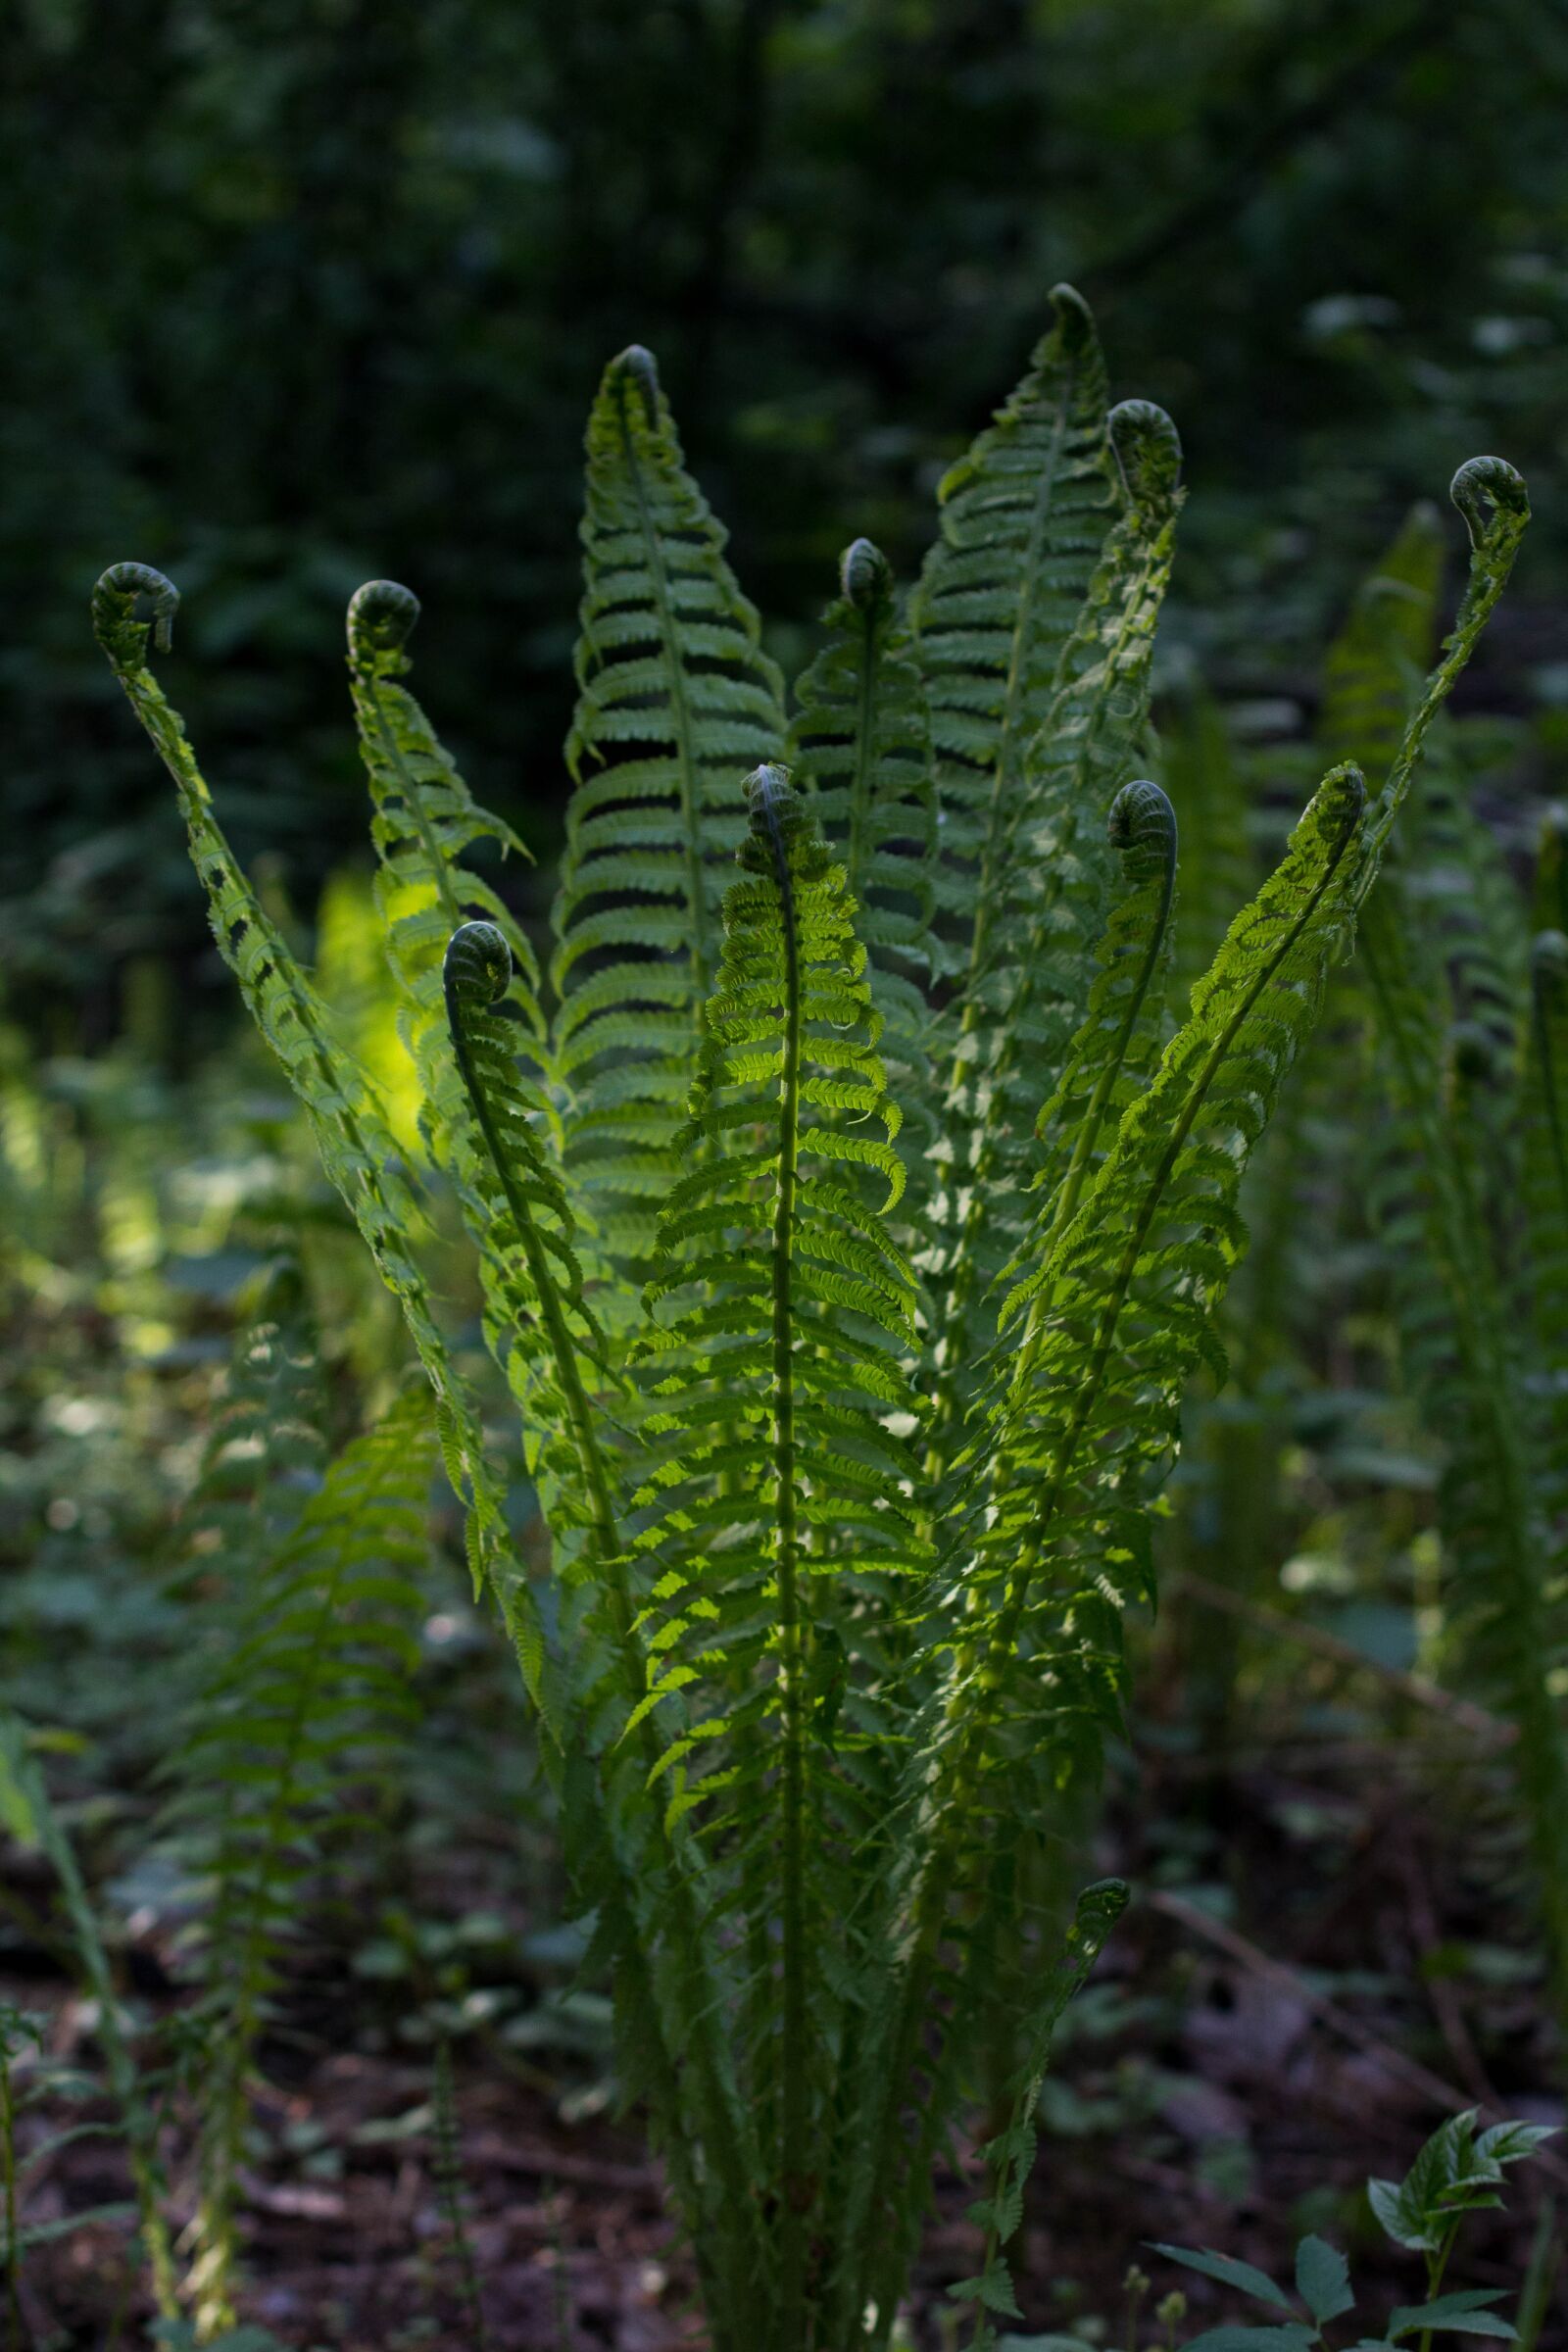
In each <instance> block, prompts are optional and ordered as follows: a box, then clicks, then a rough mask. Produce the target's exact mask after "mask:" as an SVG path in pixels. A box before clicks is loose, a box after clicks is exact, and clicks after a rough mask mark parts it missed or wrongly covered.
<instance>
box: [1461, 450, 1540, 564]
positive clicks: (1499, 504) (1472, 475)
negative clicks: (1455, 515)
mask: <svg viewBox="0 0 1568 2352" xmlns="http://www.w3.org/2000/svg"><path fill="white" fill-rule="evenodd" d="M1448 496H1449V497H1450V498H1451V499H1452V501H1453V503H1454V505H1455V506H1456V507H1457V508H1458V510H1459V512H1460V514H1461V515H1463V516H1464V519H1465V527H1466V528H1467V529H1468V531H1469V533H1470V544H1471V546H1472V547H1473V548H1475V549H1477V550H1480V549H1481V548H1483V547H1485V546H1486V544H1487V542H1488V541H1489V540H1490V539H1493V538H1494V537H1502V536H1506V535H1508V534H1512V537H1513V538H1514V540H1515V541H1517V538H1518V535H1519V533H1520V532H1521V531H1522V530H1523V529H1524V526H1525V524H1526V523H1527V522H1528V521H1529V520H1530V493H1529V491H1528V490H1527V489H1526V487H1525V477H1524V475H1523V474H1522V473H1521V472H1520V471H1519V469H1518V467H1517V466H1510V465H1509V463H1508V461H1507V459H1506V458H1466V460H1465V462H1464V464H1463V465H1462V466H1460V467H1459V469H1458V471H1457V472H1456V473H1455V474H1454V477H1453V479H1452V481H1451V482H1450V483H1449V484H1448Z"/></svg>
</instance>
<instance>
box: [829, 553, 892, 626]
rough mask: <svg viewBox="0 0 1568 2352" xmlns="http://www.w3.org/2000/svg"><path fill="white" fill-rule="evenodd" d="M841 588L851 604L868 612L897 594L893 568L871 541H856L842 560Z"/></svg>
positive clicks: (840, 561) (840, 562)
mask: <svg viewBox="0 0 1568 2352" xmlns="http://www.w3.org/2000/svg"><path fill="white" fill-rule="evenodd" d="M839 585H840V587H841V589H842V590H843V593H844V595H845V596H846V597H847V598H848V599H849V601H850V603H851V604H852V605H854V606H856V607H857V609H858V611H860V612H861V613H864V612H866V611H868V610H869V608H870V607H871V606H873V605H879V604H883V603H885V602H886V600H887V599H888V598H889V597H890V596H891V595H892V593H893V566H892V564H890V563H889V562H888V560H887V558H886V556H885V555H884V554H883V553H882V550H881V549H880V548H879V547H876V546H874V545H873V544H872V542H871V541H870V540H869V539H856V540H853V541H852V542H851V544H850V545H849V546H848V547H847V548H846V549H845V550H844V553H843V555H842V556H841V557H840V559H839Z"/></svg>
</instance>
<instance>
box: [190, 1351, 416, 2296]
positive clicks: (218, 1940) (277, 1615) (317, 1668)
mask: <svg viewBox="0 0 1568 2352" xmlns="http://www.w3.org/2000/svg"><path fill="white" fill-rule="evenodd" d="M434 1473H435V1441H434V1431H433V1428H432V1425H431V1414H430V1405H429V1399H428V1398H427V1397H424V1396H423V1395H421V1394H419V1393H417V1392H416V1393H414V1394H412V1395H410V1396H408V1397H405V1398H403V1399H402V1400H401V1401H400V1402H399V1403H398V1404H395V1405H394V1406H393V1408H392V1410H391V1411H390V1412H389V1413H388V1414H387V1415H386V1416H385V1418H384V1419H383V1420H382V1421H381V1422H380V1423H379V1424H378V1425H377V1426H376V1427H375V1428H374V1429H372V1430H370V1431H368V1433H367V1434H366V1435H365V1436H364V1437H362V1438H359V1439H356V1440H355V1441H354V1442H353V1443H352V1444H351V1445H350V1446H347V1447H346V1449H345V1450H344V1452H343V1453H342V1454H341V1455H340V1456H339V1457H338V1459H337V1460H336V1461H335V1462H334V1463H333V1464H332V1466H331V1468H330V1469H329V1470H328V1472H327V1474H326V1477H325V1479H324V1480H323V1482H322V1484H321V1486H320V1487H319V1491H318V1492H317V1493H316V1494H314V1495H311V1496H310V1497H309V1499H308V1500H307V1501H306V1502H305V1505H304V1508H303V1509H302V1511H301V1512H300V1515H299V1518H298V1520H297V1522H296V1524H295V1526H294V1529H293V1531H292V1533H291V1534H290V1535H288V1536H287V1537H286V1538H285V1539H284V1541H283V1543H282V1544H280V1545H279V1546H278V1547H277V1549H276V1550H275V1551H271V1552H269V1551H268V1550H267V1549H266V1548H265V1547H264V1548H261V1549H259V1550H258V1551H257V1552H256V1553H255V1554H253V1556H252V1560H251V1562H250V1563H249V1565H250V1567H251V1568H252V1571H253V1573H252V1574H251V1575H250V1576H249V1577H247V1578H246V1579H245V1581H244V1582H243V1583H242V1584H240V1585H239V1586H238V1588H237V1589H236V1590H232V1591H231V1592H230V1593H228V1594H227V1595H226V1597H225V1603H224V1605H223V1606H222V1610H221V1615H222V1640H221V1645H220V1648H219V1651H218V1654H217V1656H216V1657H215V1659H214V1661H213V1664H212V1666H211V1668H210V1670H209V1671H208V1672H207V1673H206V1675H205V1676H204V1678H203V1687H202V1689H201V1691H200V1693H199V1696H198V1699H197V1702H196V1705H195V1708H194V1710H193V1712H192V1715H191V1718H190V1720H189V1721H188V1723H187V1725H186V1727H185V1732H184V1736H183V1738H182V1739H181V1740H180V1743H179V1746H178V1748H177V1750H176V1754H175V1764H176V1770H177V1773H178V1777H179V1781H180V1784H181V1786H180V1791H179V1794H178V1795H177V1797H176V1799H175V1801H174V1804H173V1806H172V1814H171V1818H172V1822H173V1823H174V1824H175V1825H177V1827H178V1829H179V1831H180V1833H181V1834H182V1837H183V1838H184V1840H185V1841H186V1843H187V1845H188V1846H190V1847H193V1848H194V1849H195V1852H196V1854H197V1856H198V1857H199V1867H201V1868H202V1869H203V1870H204V1872H205V1873H206V1875H207V1876H208V1877H209V1878H210V1880H211V1884H212V1887H213V1902H212V1907H211V1909H210V1910H209V1911H208V1913H207V1915H206V1918H205V1920H204V1922H203V1936H202V1947H201V1948H202V1974H203V1979H204V1982H205V1985H206V2001H205V2010H206V2017H205V2024H206V2034H207V2044H206V2055H207V2064H206V2080H205V2081H204V2083H203V2097H202V2161H201V2179H202V2197H201V2211H200V2216H199V2223H198V2232H197V2236H198V2252H197V2256H196V2259H195V2261H194V2263H193V2264H192V2268H191V2273H190V2281H189V2291H190V2294H191V2296H192V2299H193V2302H194V2306H195V2313H196V2323H197V2327H198V2328H199V2329H200V2330H202V2331H203V2332H207V2331H211V2330H212V2329H215V2328H218V2327H227V2326H231V2325H232V2324H233V2318H234V2312H233V2269H234V2260H235V2255H236V2227H235V2211H234V2202H235V2188H236V2171H237V2167H238V2164H239V2160H240V2150H241V2141H242V2136H243V2132H244V2128H245V2117H246V2112H247V2106H248V2100H247V2086H248V2077H249V2073H250V2067H251V2062H252V2058H253V2055H254V2051H255V2046H256V2041H257V2037H258V2035H259V2034H260V2032H261V2028H262V2025H263V2022H264V2020H265V2017H266V2014H267V2007H268V1996H269V1994H270V1990H271V1988H272V1985H273V1984H274V1983H275V1979H276V1971H277V1965H278V1959H279V1956H280V1951H281V1947H282V1945H283V1943H284V1942H285V1940H286V1939H287V1938H288V1937H289V1936H291V1935H293V1934H295V1933H297V1932H298V1929H299V1926H300V1915H301V1911H302V1908H303V1905H304V1895H305V1887H306V1885H307V1882H308V1881H309V1879H310V1878H311V1877H312V1875H313V1874H314V1872H315V1870H316V1868H317V1867H318V1853H319V1845H320V1841H321V1839H322V1838H323V1836H324V1835H326V1834H327V1833H328V1832H329V1831H332V1830H337V1831H341V1830H342V1829H343V1828H345V1827H346V1826H348V1824H349V1823H350V1822H351V1821H354V1820H357V1819H360V1818H363V1806H364V1801H365V1793H366V1791H367V1790H368V1789H369V1788H370V1787H371V1786H373V1784H374V1783H375V1782H376V1781H377V1779H379V1778H381V1777H383V1776H384V1775H385V1774H386V1772H387V1771H388V1769H389V1767H390V1764H391V1760H392V1757H393V1755H394V1753H395V1750H396V1743H397V1740H398V1738H399V1735H400V1734H401V1733H402V1732H403V1731H404V1730H406V1728H407V1723H408V1719H409V1715H410V1712H411V1709H412V1706H413V1697H412V1690H411V1684H412V1677H413V1674H414V1672H415V1669H416V1668H417V1664H418V1642H417V1625H418V1623H419V1620H420V1618H421V1617H422V1615H423V1612H424V1593H423V1589H422V1583H421V1575H422V1570H423V1567H424V1563H425V1560H426V1558H427V1556H428V1550H429V1541H428V1535H427V1527H426V1521H427V1514H428V1509H429V1495H430V1482H431V1479H432V1478H433V1476H434Z"/></svg>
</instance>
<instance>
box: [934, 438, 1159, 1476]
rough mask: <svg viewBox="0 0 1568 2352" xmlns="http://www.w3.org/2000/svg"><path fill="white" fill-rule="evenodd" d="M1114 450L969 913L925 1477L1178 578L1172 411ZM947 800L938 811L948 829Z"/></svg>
mask: <svg viewBox="0 0 1568 2352" xmlns="http://www.w3.org/2000/svg"><path fill="white" fill-rule="evenodd" d="M1109 438H1110V442H1111V445H1112V447H1113V448H1114V450H1115V453H1116V456H1117V460H1118V464H1119V466H1120V468H1121V474H1122V478H1123V481H1124V483H1125V486H1126V492H1127V500H1126V509H1125V512H1124V514H1123V515H1122V517H1121V519H1120V520H1119V521H1118V522H1117V524H1116V525H1115V527H1114V529H1113V530H1112V531H1111V533H1110V535H1109V537H1108V539H1107V541H1106V543H1105V547H1104V551H1103V556H1102V558H1101V561H1100V563H1099V564H1097V566H1096V567H1095V570H1094V573H1093V576H1092V578H1091V580H1090V583H1089V588H1088V593H1087V595H1086V598H1085V601H1084V605H1083V608H1082V611H1081V613H1080V614H1079V617H1078V620H1077V624H1076V626H1075V627H1074V628H1073V630H1072V632H1071V634H1070V636H1069V637H1068V639H1067V641H1066V644H1065V645H1064V647H1063V649H1062V652H1061V656H1060V662H1059V675H1058V679H1057V684H1056V688H1055V691H1054V695H1053V697H1052V699H1051V703H1050V707H1049V711H1048V713H1047V715H1046V719H1045V723H1044V725H1043V727H1042V728H1041V730H1040V732H1039V734H1038V737H1037V738H1036V740H1035V742H1034V743H1033V745H1032V746H1031V748H1030V750H1029V753H1028V755H1027V757H1026V759H1025V760H1024V761H1023V762H1022V764H1021V766H1020V768H1019V770H1018V773H1017V775H1016V776H1015V777H1014V778H1012V779H1011V780H1010V784H1009V790H1008V793H1007V795H1006V796H1005V799H1003V800H1002V801H1000V803H999V806H998V809H997V811H996V817H995V843H994V853H993V862H994V870H993V871H992V872H991V873H989V874H986V873H984V872H983V873H982V875H981V878H980V881H979V884H978V888H977V896H976V900H975V907H974V923H973V934H972V938H971V942H970V948H969V957H968V965H967V971H966V975H965V979H964V982H963V987H962V993H961V995H960V999H959V1008H958V1016H957V1028H958V1037H957V1044H956V1053H955V1059H954V1066H953V1075H952V1081H951V1085H950V1089H949V1098H948V1103H947V1105H946V1109H945V1114H944V1116H945V1123H946V1127H947V1138H946V1153H947V1161H948V1165H947V1171H946V1173H947V1177H948V1185H949V1194H948V1199H947V1201H946V1203H945V1210H941V1211H939V1213H943V1215H944V1221H945V1223H946V1225H947V1228H948V1235H947V1239H946V1241H945V1243H944V1245H943V1250H942V1252H941V1257H940V1260H939V1264H940V1266H941V1272H940V1274H938V1273H935V1272H934V1275H933V1288H934V1289H935V1292H936V1296H937V1310H936V1323H937V1327H938V1328H939V1329H940V1331H941V1332H942V1334H943V1341H942V1351H941V1359H940V1364H939V1368H938V1374H937V1379H936V1384H935V1398H934V1407H933V1413H932V1432H933V1435H932V1447H931V1454H930V1460H929V1468H930V1471H931V1473H932V1474H933V1475H935V1476H939V1477H940V1476H941V1475H942V1474H943V1473H944V1472H945V1471H946V1469H947V1468H948V1466H949V1465H950V1464H951V1461H952V1458H953V1452H954V1448H955V1446H956V1443H957V1438H958V1433H959V1430H960V1427H961V1416H962V1412H963V1410H964V1408H965V1406H966V1404H967V1402H968V1399H969V1397H970V1396H971V1395H972V1384H973V1379H974V1372H975V1367H976V1366H977V1365H978V1364H979V1363H980V1362H981V1361H982V1360H983V1357H984V1354H985V1350H986V1348H987V1347H988V1345H989V1343H990V1341H991V1339H992V1338H993V1337H994V1334H995V1324H994V1320H993V1318H992V1310H991V1307H990V1305H989V1303H988V1299H987V1290H988V1286H989V1285H990V1283H991V1282H992V1281H993V1280H994V1278H995V1277H996V1275H997V1274H998V1273H999V1271H1000V1269H1001V1267H1002V1266H1003V1264H1004V1263H1005V1260H1006V1258H1007V1257H1008V1255H1009V1254H1010V1252H1011V1251H1012V1250H1015V1249H1016V1248H1017V1246H1018V1244H1019V1242H1020V1240H1021V1238H1022V1236H1023V1233H1024V1232H1025V1231H1026V1230H1027V1226H1026V1223H1025V1220H1024V1218H1023V1217H1022V1215H1021V1213H1020V1210H1021V1204H1022V1201H1023V1197H1024V1195H1025V1193H1026V1192H1027V1190H1028V1188H1029V1186H1030V1184H1031V1182H1032V1180H1033V1179H1034V1177H1035V1175H1036V1173H1037V1172H1038V1170H1039V1167H1040V1152H1039V1148H1038V1144H1037V1142H1036V1126H1037V1120H1038V1116H1039V1113H1040V1109H1041V1105H1042V1103H1044V1102H1045V1101H1046V1100H1047V1099H1048V1098H1049V1097H1050V1096H1051V1095H1052V1093H1053V1090H1054V1087H1055V1086H1056V1084H1057V1082H1058V1080H1059V1077H1060V1073H1061V1069H1062V1065H1063V1062H1064V1059H1065V1057H1066V1055H1067V1053H1068V1051H1069V1048H1070V1045H1071V1041H1072V1039H1073V1037H1074V1035H1075V1033H1076V1031H1077V1030H1078V1028H1079V1025H1080V1023H1081V1022H1082V1020H1083V1018H1084V1015H1085V1012H1086V1010H1087V999H1088V994H1089V984H1090V975H1091V973H1092V971H1093V961H1092V952H1093V948H1094V944H1095V942H1096V940H1097V939H1098V937H1099V936H1100V934H1101V931H1102V929H1103V922H1104V915H1105V904H1106V898H1107V894H1108V890H1109V884H1110V863H1111V861H1110V852H1109V849H1108V846H1107V838H1106V833H1105V825H1106V821H1107V818H1108V815H1109V811H1110V808H1111V804H1112V802H1113V800H1114V798H1115V795H1116V793H1117V791H1118V790H1119V789H1120V787H1121V786H1122V785H1123V784H1124V783H1126V782H1127V781H1128V780H1129V779H1130V778H1131V777H1132V775H1133V773H1134V771H1135V765H1136V761H1137V759H1138V756H1139V754H1140V752H1141V751H1142V749H1143V738H1144V735H1145V732H1146V729H1147V725H1148V709H1149V665H1150V659H1151V655H1152V648H1153V636H1154V628H1155V625H1156V622H1157V619H1158V615H1159V610H1160V606H1161V603H1162V602H1163V598H1164V593H1165V586H1166V582H1167V580H1168V578H1169V574H1170V563H1171V556H1172V551H1173V547H1174V539H1175V527H1176V519H1177V515H1178V514H1179V512H1180V507H1181V500H1182V493H1181V491H1180V489H1179V487H1178V483H1177V474H1178V469H1179V466H1180V459H1181V447H1180V443H1179V441H1178V439H1177V436H1176V430H1175V427H1174V426H1173V425H1172V424H1171V422H1170V419H1169V418H1168V417H1166V416H1165V415H1164V413H1163V412H1162V411H1161V410H1158V409H1154V408H1152V406H1151V405H1150V404H1149V403H1148V402H1145V401H1127V402H1123V404H1122V405H1121V407H1120V408H1119V409H1118V410H1116V411H1114V412H1113V414H1112V417H1111V419H1110V428H1109ZM946 814H947V805H946V801H945V800H944V822H946Z"/></svg>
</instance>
